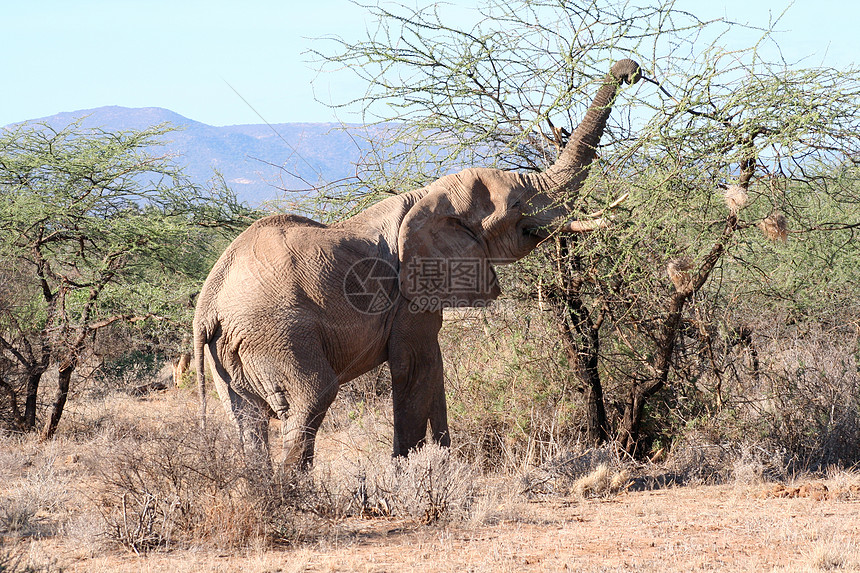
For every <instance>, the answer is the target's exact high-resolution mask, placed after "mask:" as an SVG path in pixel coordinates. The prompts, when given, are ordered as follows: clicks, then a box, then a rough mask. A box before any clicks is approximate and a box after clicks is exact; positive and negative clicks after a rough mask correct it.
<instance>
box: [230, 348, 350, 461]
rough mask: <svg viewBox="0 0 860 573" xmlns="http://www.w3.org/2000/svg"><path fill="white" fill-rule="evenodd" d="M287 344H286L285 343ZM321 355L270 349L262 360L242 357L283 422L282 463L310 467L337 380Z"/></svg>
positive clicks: (286, 349) (249, 371) (247, 369)
mask: <svg viewBox="0 0 860 573" xmlns="http://www.w3.org/2000/svg"><path fill="white" fill-rule="evenodd" d="M287 344H288V345H289V343H287ZM321 354H322V353H321V352H319V351H317V352H316V353H310V352H308V350H307V348H306V347H305V348H304V352H303V353H300V352H298V351H294V350H293V349H292V348H290V347H289V346H287V348H280V349H278V350H276V351H274V352H272V351H271V349H269V352H267V354H266V356H265V358H261V357H257V359H255V358H254V357H251V356H247V357H246V356H243V363H244V364H245V368H246V374H248V375H251V371H253V374H252V376H253V378H254V380H255V381H256V382H257V383H258V384H259V386H260V388H261V389H262V390H263V391H262V392H261V394H262V396H263V397H264V399H265V401H266V403H267V404H268V407H269V408H271V410H272V412H273V413H274V415H275V416H277V417H278V419H280V420H281V422H282V423H283V425H282V429H281V435H282V439H283V445H284V452H285V453H284V459H283V463H284V464H287V465H293V464H297V465H299V466H300V467H302V468H308V467H310V466H311V465H312V464H313V459H314V445H315V442H316V434H317V431H318V430H319V427H320V425H321V424H322V421H323V418H325V414H326V412H327V411H328V408H329V406H331V404H332V402H333V401H334V399H335V397H336V396H337V390H338V380H337V376H336V375H335V373H334V370H333V369H332V368H331V366H330V365H329V364H328V362H326V361H324V360H321V359H319V358H317V356H319V355H321Z"/></svg>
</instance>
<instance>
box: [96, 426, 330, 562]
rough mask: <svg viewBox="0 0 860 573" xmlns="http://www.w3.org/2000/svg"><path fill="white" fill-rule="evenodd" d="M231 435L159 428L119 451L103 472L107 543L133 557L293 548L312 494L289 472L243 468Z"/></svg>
mask: <svg viewBox="0 0 860 573" xmlns="http://www.w3.org/2000/svg"><path fill="white" fill-rule="evenodd" d="M213 426H214V424H213ZM229 430H232V428H229V427H222V428H213V429H211V430H208V431H206V432H202V431H201V430H200V429H199V428H197V426H196V425H195V424H194V423H193V422H191V421H189V422H185V423H182V422H174V423H162V425H161V427H153V428H150V430H149V432H148V435H147V436H146V437H145V438H144V439H142V440H126V441H124V442H120V443H118V444H117V445H116V446H115V447H114V448H113V449H112V450H111V451H110V452H108V453H107V455H106V456H105V459H103V460H102V462H101V465H100V467H101V473H100V482H101V491H100V495H99V503H100V508H101V512H102V515H103V518H104V520H105V524H106V528H107V535H108V536H109V538H111V539H112V540H114V541H116V542H118V543H120V544H122V545H124V546H126V547H129V548H130V549H132V550H134V551H136V552H141V551H148V550H152V549H158V548H170V547H177V546H179V547H183V546H189V545H192V544H200V543H202V544H211V545H214V546H217V547H241V546H247V545H249V544H257V545H258V544H260V543H263V544H266V543H270V542H274V541H284V540H286V541H290V540H292V539H293V538H294V537H295V536H296V535H297V534H296V531H295V530H294V528H293V527H292V525H293V524H294V523H296V524H297V523H298V518H296V519H294V515H295V514H296V513H300V512H302V511H303V510H306V508H307V507H308V506H311V505H313V503H312V501H309V499H312V498H313V497H314V495H315V493H314V491H313V490H312V489H311V488H309V487H308V483H307V482H306V481H305V480H302V479H300V478H299V476H298V475H297V474H296V473H294V472H291V471H281V472H277V473H276V474H275V476H274V477H272V476H271V473H270V472H269V471H268V470H267V469H266V466H265V464H259V463H247V461H246V458H245V456H244V455H243V453H242V452H241V451H240V448H239V446H238V443H237V440H236V439H235V436H233V435H232V434H231V433H230V432H229Z"/></svg>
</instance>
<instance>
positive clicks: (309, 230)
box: [193, 59, 641, 468]
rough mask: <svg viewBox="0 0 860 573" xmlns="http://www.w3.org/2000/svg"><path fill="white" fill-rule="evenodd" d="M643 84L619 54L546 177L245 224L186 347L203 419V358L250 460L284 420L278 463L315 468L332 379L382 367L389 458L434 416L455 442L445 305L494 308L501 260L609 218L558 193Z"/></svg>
mask: <svg viewBox="0 0 860 573" xmlns="http://www.w3.org/2000/svg"><path fill="white" fill-rule="evenodd" d="M640 77H641V71H640V68H639V65H638V64H637V63H636V62H634V61H632V60H629V59H625V60H619V61H617V62H616V63H615V64H614V65H613V66H612V67H611V70H610V72H609V73H608V74H606V76H605V77H604V79H603V81H602V83H601V86H600V88H599V90H598V92H597V94H596V96H595V98H594V100H593V102H592V103H591V105H590V107H589V109H588V110H587V112H586V114H585V116H584V118H583V120H582V122H581V124H580V125H579V126H578V127H577V128H576V129H575V130H574V133H573V134H572V135H571V137H570V138H569V141H568V143H567V145H565V146H564V148H563V149H562V151H561V152H560V154H559V156H558V158H557V159H556V161H555V163H554V164H553V165H552V166H551V167H549V168H548V169H547V170H545V171H543V172H539V173H538V172H529V173H521V172H513V171H502V170H498V169H490V168H478V167H471V168H467V169H465V170H463V171H460V172H458V173H453V174H449V175H445V176H443V177H441V178H439V179H437V180H435V181H433V182H432V183H430V184H428V185H427V186H425V187H423V188H420V189H416V190H412V191H408V192H404V193H401V194H398V195H394V196H392V197H389V198H387V199H384V200H382V201H380V202H378V203H376V204H374V205H372V206H371V207H369V208H367V209H366V210H364V211H362V212H360V213H358V214H357V215H355V216H353V217H351V218H349V219H346V220H343V221H340V222H338V223H335V224H332V225H324V224H322V223H318V222H316V221H313V220H311V219H308V218H305V217H301V216H297V215H272V216H268V217H265V218H262V219H260V220H258V221H256V222H254V223H253V224H252V225H250V226H249V227H248V228H247V229H246V230H245V231H244V232H243V233H241V234H240V235H239V236H238V237H237V238H236V239H235V240H234V241H233V242H232V243H231V244H230V245H229V247H227V249H226V250H225V251H224V253H223V254H222V255H221V257H220V258H219V259H218V261H217V262H216V263H215V265H214V267H213V268H212V270H211V272H210V274H209V276H208V278H207V279H206V281H205V283H204V284H203V286H202V289H201V291H200V294H199V296H198V302H197V306H196V310H195V315H194V322H193V327H194V334H193V336H194V338H193V345H194V365H195V367H196V370H197V381H198V389H199V392H200V401H201V408H202V415H203V416H205V410H206V402H205V399H206V389H205V378H204V361H207V362H208V363H209V365H210V369H211V373H212V378H213V381H214V384H215V387H216V389H217V392H218V395H219V398H220V400H221V402H222V404H223V406H224V410H225V411H226V413H227V416H228V418H229V419H230V420H231V421H232V423H233V424H234V425H235V426H236V428H237V430H238V433H239V437H240V441H241V443H242V444H243V447H244V449H245V451H246V453H252V452H255V453H257V454H259V455H260V456H264V457H265V460H267V463H271V460H270V458H269V444H268V420H269V418H271V417H275V418H278V419H280V420H281V421H282V422H283V426H282V437H283V439H284V445H285V447H286V452H287V455H286V458H285V459H284V462H283V463H285V464H286V463H290V464H299V465H300V466H301V467H303V468H307V467H309V466H311V465H312V463H313V457H314V441H315V437H316V434H317V430H318V429H319V427H320V424H321V423H322V421H323V417H324V416H325V414H326V412H327V410H328V408H329V406H330V405H331V404H332V402H333V401H334V399H335V396H336V395H337V393H338V388H339V386H340V385H341V384H344V383H346V382H348V381H350V380H352V379H354V378H356V377H357V376H359V375H361V374H363V373H365V372H367V371H369V370H371V369H372V368H374V367H376V366H378V365H380V364H382V363H384V362H386V361H387V362H388V366H389V369H390V372H391V380H392V400H393V413H394V416H393V417H394V439H393V454H394V456H404V455H407V454H408V453H409V452H410V451H411V450H413V449H415V448H418V447H420V446H422V445H423V444H424V443H425V441H426V440H427V433H428V432H427V429H428V423H429V428H430V434H431V439H432V440H433V441H434V442H436V443H438V444H440V445H442V446H449V445H450V440H451V437H450V435H449V429H448V418H447V411H446V401H445V390H444V386H443V372H442V355H441V352H440V348H439V342H438V333H439V329H440V328H441V325H442V309H443V308H444V307H462V306H480V305H484V304H487V303H489V302H490V301H493V300H495V299H496V297H498V296H499V294H500V289H499V285H498V281H497V278H496V274H495V271H494V268H493V267H494V265H497V264H505V263H509V262H512V261H516V260H519V259H521V258H522V257H524V256H526V255H528V254H529V253H530V252H531V251H532V250H533V249H535V248H536V247H537V246H538V244H539V243H541V241H544V240H545V239H547V237H548V236H549V235H550V234H551V233H554V232H567V233H577V232H587V231H591V230H593V229H595V228H598V227H602V226H605V225H606V224H607V221H606V219H605V218H594V219H590V220H570V208H569V206H568V205H566V204H565V201H564V196H565V193H569V192H571V191H576V190H578V189H579V188H581V186H582V184H583V181H584V180H585V178H586V176H587V175H588V171H589V168H590V165H591V163H592V161H593V160H594V158H595V156H596V147H597V145H598V143H599V141H600V138H601V136H602V134H603V131H604V128H605V126H606V122H607V119H608V117H609V114H610V112H611V107H612V104H613V102H614V99H615V96H616V93H617V90H618V88H619V87H620V86H621V85H622V84H625V83H626V84H633V83H635V82H637V81H638V80H639V79H640ZM595 215H599V213H598V214H595ZM204 419H205V418H204Z"/></svg>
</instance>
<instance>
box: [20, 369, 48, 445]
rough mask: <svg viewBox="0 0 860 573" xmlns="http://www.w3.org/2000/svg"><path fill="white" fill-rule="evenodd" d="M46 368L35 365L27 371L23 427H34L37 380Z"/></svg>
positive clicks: (37, 394)
mask: <svg viewBox="0 0 860 573" xmlns="http://www.w3.org/2000/svg"><path fill="white" fill-rule="evenodd" d="M45 370H46V368H43V367H41V366H35V367H33V368H31V369H30V371H29V372H28V373H27V395H26V397H25V402H24V427H25V428H26V429H27V430H33V429H34V428H35V427H36V409H37V407H38V402H37V399H38V396H39V382H40V381H41V380H42V374H44V373H45Z"/></svg>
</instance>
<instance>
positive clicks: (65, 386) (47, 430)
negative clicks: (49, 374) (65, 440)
mask: <svg viewBox="0 0 860 573" xmlns="http://www.w3.org/2000/svg"><path fill="white" fill-rule="evenodd" d="M76 363H77V360H75V359H73V360H71V361H70V362H69V363H67V364H65V365H63V366H60V372H59V376H58V377H57V395H56V397H55V398H54V405H53V406H52V407H51V415H50V416H49V417H48V420H47V421H46V422H45V426H44V428H42V433H41V436H40V437H41V439H42V440H50V439H51V438H53V437H54V434H55V433H56V432H57V426H58V425H59V424H60V418H61V417H62V415H63V408H65V406H66V400H67V399H68V397H69V383H70V382H71V380H72V373H73V372H74V371H75V366H76Z"/></svg>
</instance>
